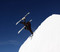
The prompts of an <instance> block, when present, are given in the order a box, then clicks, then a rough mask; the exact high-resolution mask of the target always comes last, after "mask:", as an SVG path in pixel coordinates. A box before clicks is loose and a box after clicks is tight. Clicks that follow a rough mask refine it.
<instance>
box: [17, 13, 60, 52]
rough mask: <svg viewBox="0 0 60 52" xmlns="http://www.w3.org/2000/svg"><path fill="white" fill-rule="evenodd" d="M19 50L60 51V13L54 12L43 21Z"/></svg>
mask: <svg viewBox="0 0 60 52" xmlns="http://www.w3.org/2000/svg"><path fill="white" fill-rule="evenodd" d="M18 52H60V15H58V14H53V15H51V16H49V17H48V18H47V19H46V20H45V21H43V22H42V24H41V25H40V26H39V27H38V28H37V29H36V31H35V32H34V34H33V37H32V39H31V38H30V37H28V38H27V40H26V41H25V42H24V43H23V44H22V46H21V47H20V49H19V51H18Z"/></svg>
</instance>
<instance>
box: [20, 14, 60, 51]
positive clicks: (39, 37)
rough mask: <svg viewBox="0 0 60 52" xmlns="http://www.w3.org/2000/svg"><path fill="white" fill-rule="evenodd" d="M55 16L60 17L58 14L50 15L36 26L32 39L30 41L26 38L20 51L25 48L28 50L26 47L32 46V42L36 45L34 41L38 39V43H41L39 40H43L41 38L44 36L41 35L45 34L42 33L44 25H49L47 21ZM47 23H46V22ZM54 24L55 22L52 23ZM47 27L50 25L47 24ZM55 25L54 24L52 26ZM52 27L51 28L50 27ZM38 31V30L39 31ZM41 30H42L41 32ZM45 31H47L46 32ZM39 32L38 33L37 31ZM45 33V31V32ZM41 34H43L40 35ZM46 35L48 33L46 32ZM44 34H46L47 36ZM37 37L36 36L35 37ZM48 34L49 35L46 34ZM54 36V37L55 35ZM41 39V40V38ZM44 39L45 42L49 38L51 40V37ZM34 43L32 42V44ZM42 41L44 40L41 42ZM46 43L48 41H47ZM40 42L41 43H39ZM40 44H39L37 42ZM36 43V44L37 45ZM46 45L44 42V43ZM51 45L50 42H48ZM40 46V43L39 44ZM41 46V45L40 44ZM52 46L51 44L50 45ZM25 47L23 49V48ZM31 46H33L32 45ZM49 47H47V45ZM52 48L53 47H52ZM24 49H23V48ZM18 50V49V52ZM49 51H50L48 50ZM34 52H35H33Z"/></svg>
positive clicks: (29, 38)
mask: <svg viewBox="0 0 60 52" xmlns="http://www.w3.org/2000/svg"><path fill="white" fill-rule="evenodd" d="M57 16H60V15H59V14H52V15H50V16H49V17H48V18H46V19H45V20H44V21H43V22H42V23H41V24H40V25H39V26H38V28H37V29H36V30H35V32H34V35H33V37H32V39H31V37H28V38H27V40H26V41H25V42H24V43H23V44H22V45H21V47H20V49H21V50H22V49H25V48H27V49H28V47H30V45H32V44H33V43H34V42H35V43H36V42H37V43H38V41H36V40H38V39H40V40H39V41H41V40H43V36H45V35H43V33H45V32H43V31H44V30H45V28H46V26H47V25H46V24H49V20H52V19H54V18H55V17H57ZM47 21H48V22H47ZM52 21H53V20H52ZM54 22H55V21H54ZM54 22H53V23H52V24H54ZM44 23H46V24H44ZM43 25H45V27H44V28H42V27H41V26H43ZM49 25H51V24H49ZM54 25H55V24H54ZM47 27H48V29H50V28H49V26H47ZM52 27H53V26H52ZM39 29H40V30H39ZM42 29H43V30H42ZM48 29H47V30H48ZM38 30H39V31H38ZM45 31H46V30H45ZM48 31H50V30H48ZM51 31H52V32H53V30H51ZM37 32H40V33H37ZM42 32H43V33H42ZM47 33H48V32H47ZM47 33H46V34H47ZM36 34H37V35H38V36H37V35H36ZM39 34H42V35H39ZM48 34H49V33H48ZM53 34H55V33H53ZM46 36H48V37H49V36H50V35H46ZM55 36H56V35H55ZM41 37H42V38H41ZM48 37H46V39H45V40H47V39H49V38H52V37H49V38H48ZM57 37H58V36H57ZM53 40H54V39H53ZM33 41H34V42H33ZM43 41H44V40H43ZM47 41H48V40H47ZM49 41H51V40H50V39H49ZM41 42H42V41H41ZM54 42H55V40H54ZM39 43H40V42H39ZM39 43H38V44H39ZM45 43H46V42H45ZM50 43H51V42H50ZM40 44H41V43H40ZM42 44H43V43H42ZM26 45H27V46H26ZM46 45H47V43H46ZM51 45H52V44H51ZM24 46H25V47H24ZM32 46H33V45H32ZM44 46H45V45H44ZM48 46H49V45H48ZM52 46H53V45H52ZM23 47H24V48H23ZM20 49H19V52H20ZM49 50H50V49H49ZM22 52H23V50H22ZM35 52H36V51H35Z"/></svg>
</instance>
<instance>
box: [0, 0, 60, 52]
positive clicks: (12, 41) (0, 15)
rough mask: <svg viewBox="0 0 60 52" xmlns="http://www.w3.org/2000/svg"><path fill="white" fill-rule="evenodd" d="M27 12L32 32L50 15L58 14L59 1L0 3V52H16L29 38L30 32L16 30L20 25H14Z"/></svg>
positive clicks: (59, 11)
mask: <svg viewBox="0 0 60 52" xmlns="http://www.w3.org/2000/svg"><path fill="white" fill-rule="evenodd" d="M27 12H30V14H29V15H28V16H27V19H26V20H27V21H29V20H30V19H32V20H33V21H32V22H31V24H32V25H31V26H32V30H33V31H35V30H36V28H37V27H38V26H39V25H40V24H41V23H42V22H43V21H44V20H45V19H46V18H47V17H48V16H50V15H52V14H60V1H58V0H54V1H53V0H52V1H51V0H49V1H48V0H33V1H32V0H20V1H13V0H12V1H11V0H10V1H7V0H5V1H0V52H9V51H10V52H17V51H18V50H19V48H20V46H21V45H22V44H23V42H24V41H25V40H26V39H27V37H28V36H30V35H31V34H30V32H29V31H27V30H23V31H22V32H21V33H20V34H19V35H18V34H17V32H18V30H19V29H21V28H22V27H23V25H22V24H18V25H17V26H16V25H15V24H16V22H17V21H18V20H20V19H21V18H22V17H23V16H24V15H25V14H26V13H27Z"/></svg>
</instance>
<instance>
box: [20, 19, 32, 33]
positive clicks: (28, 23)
mask: <svg viewBox="0 0 60 52" xmlns="http://www.w3.org/2000/svg"><path fill="white" fill-rule="evenodd" d="M20 23H21V24H23V25H24V26H26V27H25V29H26V30H29V31H30V32H31V34H33V32H32V30H31V23H30V21H28V22H26V19H24V20H23V22H20Z"/></svg>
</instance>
